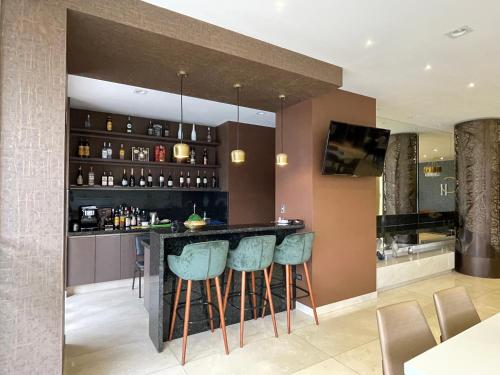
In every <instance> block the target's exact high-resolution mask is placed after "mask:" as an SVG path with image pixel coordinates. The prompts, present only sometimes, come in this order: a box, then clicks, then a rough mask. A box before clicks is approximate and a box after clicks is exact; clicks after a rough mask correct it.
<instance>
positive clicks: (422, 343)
mask: <svg viewBox="0 0 500 375" xmlns="http://www.w3.org/2000/svg"><path fill="white" fill-rule="evenodd" d="M377 324H378V331H379V337H380V347H381V350H382V367H383V370H384V375H403V374H404V363H405V362H406V361H408V360H410V359H412V358H413V357H416V356H417V355H419V354H421V353H423V352H425V351H426V350H428V349H430V348H432V347H433V346H435V345H436V340H435V339H434V336H433V335H432V332H431V330H430V328H429V325H428V324H427V321H426V320H425V316H424V313H423V312H422V309H421V308H420V305H419V304H418V303H417V301H408V302H402V303H397V304H394V305H389V306H385V307H381V308H379V309H378V310H377Z"/></svg>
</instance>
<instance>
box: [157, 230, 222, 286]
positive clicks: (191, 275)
mask: <svg viewBox="0 0 500 375" xmlns="http://www.w3.org/2000/svg"><path fill="white" fill-rule="evenodd" d="M228 250H229V241H226V240H223V241H208V242H198V243H193V244H189V245H186V246H184V248H183V249H182V254H181V255H179V256H177V255H169V256H168V257H167V262H168V266H169V268H170V270H171V271H172V272H173V273H174V274H176V275H177V276H178V277H180V278H181V279H183V280H206V279H212V278H214V277H216V276H219V275H221V274H222V273H223V272H224V269H225V268H226V259H227V252H228Z"/></svg>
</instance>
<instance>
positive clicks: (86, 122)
mask: <svg viewBox="0 0 500 375" xmlns="http://www.w3.org/2000/svg"><path fill="white" fill-rule="evenodd" d="M83 127H84V128H85V129H90V128H91V127H92V124H91V123H90V113H87V117H86V118H85V122H84V124H83Z"/></svg>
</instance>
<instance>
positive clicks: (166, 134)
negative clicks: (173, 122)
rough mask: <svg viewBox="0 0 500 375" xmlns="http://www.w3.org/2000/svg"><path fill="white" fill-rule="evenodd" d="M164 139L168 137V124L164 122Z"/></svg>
mask: <svg viewBox="0 0 500 375" xmlns="http://www.w3.org/2000/svg"><path fill="white" fill-rule="evenodd" d="M163 134H164V135H165V137H170V128H169V127H168V123H167V122H165V130H164V131H163Z"/></svg>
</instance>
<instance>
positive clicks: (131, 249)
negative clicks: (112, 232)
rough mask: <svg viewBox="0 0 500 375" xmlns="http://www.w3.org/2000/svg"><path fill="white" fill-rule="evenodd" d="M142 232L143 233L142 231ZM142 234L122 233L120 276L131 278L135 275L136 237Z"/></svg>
mask: <svg viewBox="0 0 500 375" xmlns="http://www.w3.org/2000/svg"><path fill="white" fill-rule="evenodd" d="M141 234H142V233H141ZM141 234H122V235H121V236H120V241H121V243H120V251H121V266H120V268H121V270H120V278H121V279H129V278H131V277H133V276H134V268H135V238H136V237H137V236H140V235H141Z"/></svg>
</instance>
